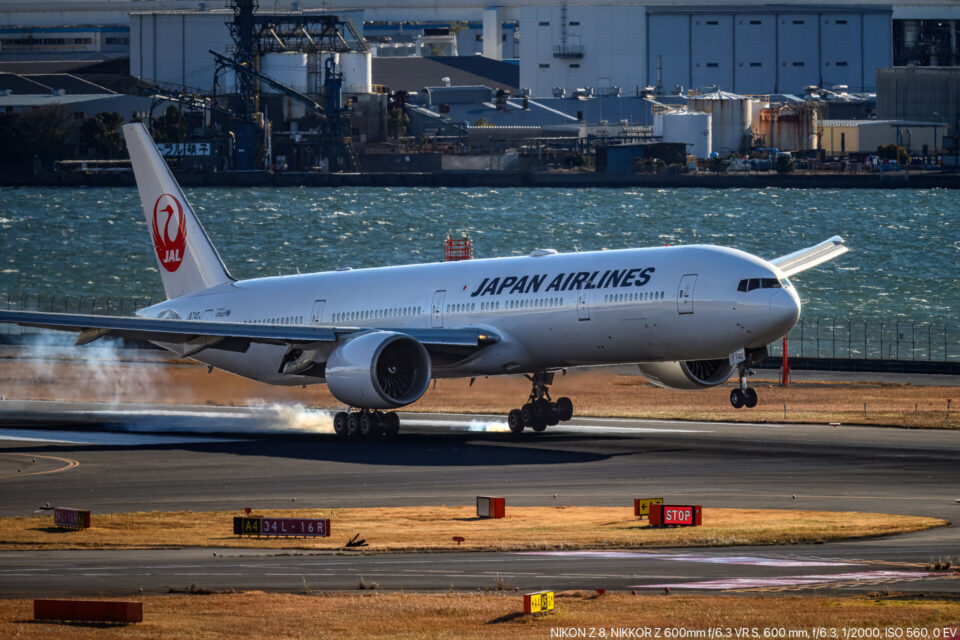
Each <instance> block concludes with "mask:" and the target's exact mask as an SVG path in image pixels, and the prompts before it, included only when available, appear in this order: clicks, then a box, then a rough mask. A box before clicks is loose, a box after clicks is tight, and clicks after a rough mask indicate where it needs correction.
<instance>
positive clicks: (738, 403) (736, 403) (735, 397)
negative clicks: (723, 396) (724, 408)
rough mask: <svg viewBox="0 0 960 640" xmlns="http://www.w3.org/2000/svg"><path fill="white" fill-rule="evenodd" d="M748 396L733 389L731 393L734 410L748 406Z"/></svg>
mask: <svg viewBox="0 0 960 640" xmlns="http://www.w3.org/2000/svg"><path fill="white" fill-rule="evenodd" d="M745 396H746V394H745V393H744V392H743V391H741V390H740V389H733V390H732V391H730V404H732V405H733V408H734V409H740V408H741V407H743V405H744V404H746V397H745Z"/></svg>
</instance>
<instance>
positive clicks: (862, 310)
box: [0, 188, 960, 321]
mask: <svg viewBox="0 0 960 640" xmlns="http://www.w3.org/2000/svg"><path fill="white" fill-rule="evenodd" d="M188 197H189V198H190V200H191V202H192V203H193V205H194V207H195V209H196V210H197V212H198V213H199V215H200V218H201V220H202V221H203V223H204V225H205V227H206V229H207V231H208V233H209V234H210V236H211V237H212V238H213V241H214V244H215V245H216V246H217V248H218V250H219V251H220V254H221V256H222V257H223V259H224V261H225V262H226V264H227V266H228V268H229V269H230V271H231V272H232V273H233V275H234V276H236V277H238V278H252V277H257V276H265V275H276V274H278V273H283V274H286V273H295V272H296V271H297V270H300V271H301V272H307V271H320V270H327V269H335V268H337V267H342V266H352V267H370V266H378V265H389V264H405V263H411V262H429V261H436V260H441V259H442V257H443V239H444V237H445V236H446V233H447V230H448V229H452V230H455V231H458V230H462V231H466V232H468V233H469V234H470V236H471V237H472V238H473V240H474V246H475V250H476V255H477V257H491V256H501V255H511V254H514V255H517V254H525V253H528V252H529V251H531V250H532V249H535V248H538V247H551V248H555V249H557V250H559V251H574V250H578V249H579V250H593V249H614V248H622V247H636V246H653V245H663V244H671V245H673V244H690V243H713V244H720V245H727V246H732V247H737V248H740V249H743V250H745V251H749V252H751V253H755V254H757V255H760V256H763V257H767V258H772V257H775V256H779V255H782V254H785V253H789V252H791V251H794V250H796V249H798V248H801V247H805V246H808V245H811V244H814V243H816V242H819V241H821V240H824V239H826V238H828V237H830V236H832V235H834V234H840V235H842V236H844V237H845V238H846V239H847V243H848V244H849V246H850V247H851V249H852V251H851V252H850V253H848V254H846V255H845V256H842V257H841V258H840V259H839V260H836V261H834V262H831V263H829V264H827V265H823V266H821V267H818V268H817V269H814V270H812V271H809V272H807V273H804V274H801V275H800V276H797V277H795V278H794V280H795V282H796V284H797V285H798V289H799V291H800V294H801V298H802V299H803V303H804V314H805V315H806V316H807V317H812V316H837V317H854V318H871V319H877V318H883V317H894V316H899V317H906V318H911V319H916V320H918V321H920V320H924V321H947V320H951V321H952V320H955V319H956V313H957V311H958V310H960V285H958V276H957V274H958V271H960V269H958V266H960V197H958V194H957V193H956V192H953V191H944V190H898V191H881V190H838V191H829V190H784V189H760V190H750V189H731V190H700V189H617V190H614V189H569V190H565V189H420V188H417V189H414V188H408V189H404V188H338V189H324V188H283V189H268V188H252V189H239V188H235V189H192V190H190V191H189V192H188ZM0 292H10V293H16V292H31V293H46V294H88V295H92V294H97V295H109V296H120V295H139V296H152V297H155V298H162V288H161V285H160V278H159V275H158V272H157V267H156V262H155V257H154V255H153V249H152V245H151V243H150V239H149V234H148V230H147V226H146V223H145V222H144V220H143V214H142V210H141V208H140V202H139V198H138V196H137V193H136V191H135V190H134V189H131V188H111V189H53V188H38V189H26V188H5V189H0Z"/></svg>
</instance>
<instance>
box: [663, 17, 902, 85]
mask: <svg viewBox="0 0 960 640" xmlns="http://www.w3.org/2000/svg"><path fill="white" fill-rule="evenodd" d="M778 9H779V8H778ZM890 16H891V13H890V12H889V11H886V10H878V9H876V8H871V9H869V10H863V11H857V10H856V9H855V8H852V9H851V10H850V11H849V12H844V13H840V12H835V11H833V12H820V13H816V12H801V11H796V10H787V11H780V10H778V11H777V12H776V13H774V12H769V13H757V12H749V11H743V12H741V11H738V10H736V9H730V10H728V11H717V12H713V13H707V12H700V11H696V10H686V9H684V8H676V9H661V8H659V7H658V8H653V7H651V8H648V16H647V32H648V41H649V47H648V53H647V65H646V68H647V74H648V76H647V78H648V82H649V83H650V84H653V83H655V82H656V77H657V76H656V73H657V56H658V55H659V56H662V59H663V84H664V86H665V87H666V88H667V89H670V88H671V87H672V86H673V85H676V84H679V85H683V86H684V87H685V88H695V89H696V88H703V87H708V86H711V85H717V86H718V87H719V88H720V89H722V90H725V91H734V92H737V93H800V92H801V91H803V89H804V87H806V86H809V85H814V84H818V85H819V84H822V86H826V87H831V86H833V85H835V84H845V85H848V86H849V87H850V90H852V91H871V90H874V89H875V88H876V82H875V80H874V75H875V73H876V69H877V68H883V67H888V66H889V65H890V60H891V51H890V28H891V26H890V25H891V18H890Z"/></svg>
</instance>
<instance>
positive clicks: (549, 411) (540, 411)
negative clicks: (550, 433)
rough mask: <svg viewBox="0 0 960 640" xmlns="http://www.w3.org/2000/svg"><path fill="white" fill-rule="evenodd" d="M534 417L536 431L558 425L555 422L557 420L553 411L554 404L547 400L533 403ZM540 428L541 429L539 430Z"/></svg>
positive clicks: (541, 399)
mask: <svg viewBox="0 0 960 640" xmlns="http://www.w3.org/2000/svg"><path fill="white" fill-rule="evenodd" d="M533 417H534V418H536V420H537V424H536V425H531V426H533V430H534V431H543V430H544V429H546V428H547V426H549V425H551V424H556V423H555V422H554V421H553V420H554V418H555V415H554V411H553V403H552V402H550V401H549V400H547V399H545V398H540V399H539V400H537V401H536V402H534V403H533ZM538 427H539V428H538Z"/></svg>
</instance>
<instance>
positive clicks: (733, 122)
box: [687, 91, 753, 155]
mask: <svg viewBox="0 0 960 640" xmlns="http://www.w3.org/2000/svg"><path fill="white" fill-rule="evenodd" d="M750 103H751V100H750V98H747V97H745V96H740V95H737V94H735V93H727V92H726V91H714V92H712V93H703V94H700V95H696V96H692V97H690V98H688V99H687V108H688V109H689V110H690V111H699V112H702V113H709V114H710V115H711V126H712V128H713V133H712V145H713V150H714V151H716V152H718V153H719V154H720V155H728V154H731V153H740V152H741V151H743V150H744V149H746V148H747V147H749V146H750V138H751V134H752V131H751V124H752V120H751V117H752V113H753V109H752V106H751V104H750Z"/></svg>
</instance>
